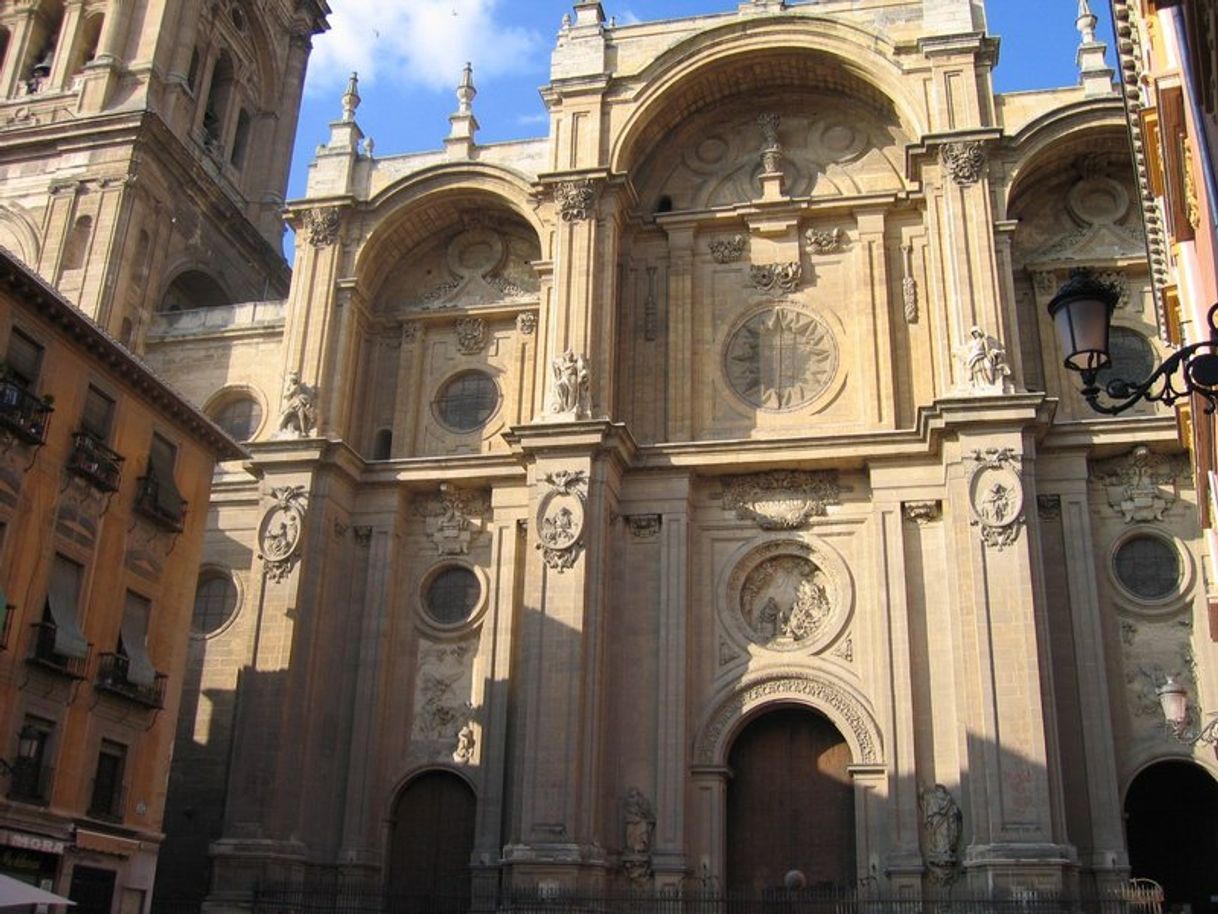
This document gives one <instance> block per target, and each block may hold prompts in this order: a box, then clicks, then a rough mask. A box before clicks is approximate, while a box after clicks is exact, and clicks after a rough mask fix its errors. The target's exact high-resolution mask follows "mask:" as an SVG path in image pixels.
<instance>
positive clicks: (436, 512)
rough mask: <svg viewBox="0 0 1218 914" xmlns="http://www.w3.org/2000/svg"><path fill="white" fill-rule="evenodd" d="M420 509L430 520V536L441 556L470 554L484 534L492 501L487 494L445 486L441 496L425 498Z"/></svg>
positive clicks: (445, 484)
mask: <svg viewBox="0 0 1218 914" xmlns="http://www.w3.org/2000/svg"><path fill="white" fill-rule="evenodd" d="M417 510H418V513H419V515H420V516H422V517H424V518H426V520H427V533H428V535H429V536H430V537H431V540H432V542H433V543H435V544H436V552H437V553H438V554H440V555H468V554H469V547H470V543H471V542H473V540H474V539H475V537H477V536H478V535H479V534H481V533H482V531H483V528H484V523H485V518H486V515H487V513H488V512H489V510H490V498H489V497H488V495H487V493H486V492H476V491H470V490H468V489H458V488H456V487H455V486H451V485H449V484H448V483H443V484H441V486H440V494H439V495H433V496H432V497H430V498H427V499H424V500H423V501H422V502H420V503H419V505H418V509H417Z"/></svg>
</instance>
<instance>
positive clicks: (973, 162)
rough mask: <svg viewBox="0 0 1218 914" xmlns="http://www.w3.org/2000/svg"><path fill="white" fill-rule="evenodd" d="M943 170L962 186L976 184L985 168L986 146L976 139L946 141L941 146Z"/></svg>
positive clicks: (940, 157)
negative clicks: (956, 141)
mask: <svg viewBox="0 0 1218 914" xmlns="http://www.w3.org/2000/svg"><path fill="white" fill-rule="evenodd" d="M939 161H940V162H941V163H942V164H943V170H944V171H946V172H947V173H948V175H950V176H951V179H952V180H953V181H955V182H956V183H957V184H959V185H960V186H961V187H967V186H968V185H970V184H976V183H977V182H978V181H980V180H981V172H982V171H983V170H984V168H985V147H984V146H983V145H982V144H981V143H979V142H977V141H976V140H969V141H967V142H964V143H944V144H943V145H942V146H940V147H939Z"/></svg>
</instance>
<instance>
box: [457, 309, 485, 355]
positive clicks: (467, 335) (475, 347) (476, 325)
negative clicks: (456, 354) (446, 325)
mask: <svg viewBox="0 0 1218 914" xmlns="http://www.w3.org/2000/svg"><path fill="white" fill-rule="evenodd" d="M486 341H487V332H486V321H484V320H483V319H482V318H480V317H463V318H461V319H460V320H458V321H457V349H459V350H460V351H461V353H462V355H477V354H478V353H480V352H481V351H482V350H483V349H485V348H486Z"/></svg>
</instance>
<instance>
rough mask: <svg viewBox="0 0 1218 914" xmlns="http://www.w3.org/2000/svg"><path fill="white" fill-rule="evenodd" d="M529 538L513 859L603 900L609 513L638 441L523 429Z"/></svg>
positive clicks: (517, 441) (611, 434)
mask: <svg viewBox="0 0 1218 914" xmlns="http://www.w3.org/2000/svg"><path fill="white" fill-rule="evenodd" d="M505 437H506V438H507V440H508V441H509V443H510V444H511V445H512V447H513V450H514V451H515V452H516V453H517V454H518V455H519V456H520V458H521V459H522V461H524V462H525V463H526V464H527V465H528V471H529V486H530V500H529V517H528V522H529V533H528V544H527V547H526V555H525V557H524V575H525V578H524V587H523V598H522V605H521V609H520V619H519V622H518V626H517V632H518V635H517V637H518V638H519V639H520V645H519V647H518V649H517V652H516V656H517V657H518V658H519V669H518V671H517V673H516V675H515V676H514V677H513V683H514V686H515V688H516V689H517V694H519V696H520V704H519V708H518V710H517V727H516V733H515V740H516V742H515V745H514V746H513V751H514V754H515V757H516V760H517V766H516V767H517V770H518V781H517V784H518V792H517V815H518V816H519V820H518V821H517V822H516V823H514V827H513V829H512V837H511V842H512V843H510V844H509V846H508V847H506V848H505V849H504V859H505V860H506V862H507V864H508V865H509V866H510V868H511V870H512V871H513V874H514V878H516V879H517V880H518V881H520V880H524V881H532V880H542V879H544V880H547V881H550V880H552V881H555V882H557V883H558V884H559V885H561V886H563V887H565V888H575V887H576V886H580V887H581V888H583V889H585V890H593V891H595V890H596V889H597V888H598V887H599V885H600V881H601V880H603V878H604V873H605V865H606V860H605V855H604V850H603V849H602V847H601V844H600V842H601V840H602V838H601V836H603V835H604V834H605V833H606V823H605V822H603V821H602V805H603V804H602V803H601V796H602V792H603V783H604V782H603V772H602V770H601V760H602V738H603V734H602V727H603V726H604V698H603V688H604V675H605V672H604V661H603V655H604V650H605V648H604V646H603V644H602V641H603V638H604V633H605V628H606V623H605V614H606V611H607V606H606V602H607V597H606V595H607V589H608V587H607V585H608V582H607V571H608V548H609V539H608V531H609V529H610V524H609V515H610V513H611V512H612V511H614V510H615V509H616V506H617V502H618V490H619V486H620V482H621V476H622V473H623V471H624V469H625V468H626V466H627V465H628V463H629V461H630V460H631V459H632V456H633V452H634V443H633V441H632V440H631V439H630V437H629V433H628V432H626V430H625V428H624V426H615V425H611V424H609V423H607V422H580V423H563V424H561V425H533V426H520V427H517V428H514V429H512V430H511V431H510V432H508V433H507V435H506V436H505Z"/></svg>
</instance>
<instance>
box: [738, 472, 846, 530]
mask: <svg viewBox="0 0 1218 914" xmlns="http://www.w3.org/2000/svg"><path fill="white" fill-rule="evenodd" d="M842 491H843V489H842V486H841V485H840V484H839V483H838V479H837V473H836V472H833V471H831V470H828V471H823V472H806V471H803V470H773V471H770V472H766V473H755V474H752V475H749V476H726V477H724V479H723V507H724V510H727V511H735V512H736V516H737V517H738V518H740V519H741V520H751V521H753V522H755V523H756V524H757V526H759V527H761V529H763V530H798V529H800V528H801V527H805V526H807V524H808V522H809V521H810V520H811V519H812V518H814V517H824V516H825V515H826V514H827V513H828V508H829V506H830V505H840V504H841V503H842V502H841V493H842Z"/></svg>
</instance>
